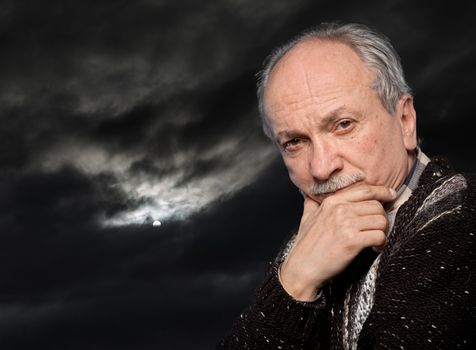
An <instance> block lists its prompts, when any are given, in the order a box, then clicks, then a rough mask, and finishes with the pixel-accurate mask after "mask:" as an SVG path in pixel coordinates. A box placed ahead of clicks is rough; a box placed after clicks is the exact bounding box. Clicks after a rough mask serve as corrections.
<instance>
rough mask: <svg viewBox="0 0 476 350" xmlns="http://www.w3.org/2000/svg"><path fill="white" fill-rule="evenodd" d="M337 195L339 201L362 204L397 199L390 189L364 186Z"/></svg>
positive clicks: (393, 191)
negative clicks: (363, 202)
mask: <svg viewBox="0 0 476 350" xmlns="http://www.w3.org/2000/svg"><path fill="white" fill-rule="evenodd" d="M336 195H337V194H336ZM338 195H340V197H341V199H344V200H347V201H349V202H362V201H367V200H372V199H375V200H377V201H379V202H391V201H393V200H395V198H397V194H396V192H395V190H394V189H392V188H388V187H385V186H373V185H366V184H365V185H360V186H356V187H352V188H349V189H348V190H344V191H342V192H341V193H339V194H338Z"/></svg>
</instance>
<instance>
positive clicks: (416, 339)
mask: <svg viewBox="0 0 476 350" xmlns="http://www.w3.org/2000/svg"><path fill="white" fill-rule="evenodd" d="M449 181H453V182H454V181H459V178H458V177H454V178H452V179H450V180H449ZM449 181H448V182H449ZM440 189H441V191H440V192H438V191H433V194H432V195H431V196H428V197H427V198H426V200H425V202H424V203H423V204H422V205H421V206H420V207H419V208H418V210H417V214H418V213H419V214H418V215H415V216H412V217H414V219H413V221H411V222H410V223H411V226H412V228H413V229H414V232H411V233H410V234H409V237H408V239H407V240H401V241H400V244H399V246H398V249H395V253H394V254H392V255H389V256H388V264H386V268H385V270H384V271H382V278H381V279H380V280H379V289H378V290H377V294H376V297H375V304H374V311H375V312H373V313H372V314H371V317H369V318H368V319H367V327H365V329H364V331H363V332H362V333H361V337H360V342H359V348H361V349H368V348H373V349H388V348H395V349H417V348H418V349H474V345H475V343H474V326H475V321H476V317H475V316H476V315H475V297H474V293H475V290H476V284H475V278H474V267H475V256H474V248H475V241H474V235H475V233H476V231H475V230H476V198H475V195H474V193H475V192H474V189H473V188H471V187H470V188H469V189H467V190H465V191H449V190H453V188H452V187H449V185H448V186H446V187H443V186H441V187H440ZM443 190H445V191H448V193H449V194H447V195H445V193H443V192H442V191H443ZM439 197H440V198H439ZM461 197H465V198H464V200H461ZM440 199H441V200H440ZM425 204H426V206H425ZM390 344H391V345H392V346H390Z"/></svg>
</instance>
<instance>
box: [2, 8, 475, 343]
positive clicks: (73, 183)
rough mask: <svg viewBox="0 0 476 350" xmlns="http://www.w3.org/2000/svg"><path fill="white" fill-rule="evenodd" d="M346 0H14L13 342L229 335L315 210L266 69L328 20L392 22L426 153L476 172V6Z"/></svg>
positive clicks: (9, 307)
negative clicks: (275, 138) (281, 126)
mask: <svg viewBox="0 0 476 350" xmlns="http://www.w3.org/2000/svg"><path fill="white" fill-rule="evenodd" d="M350 3H351V2H342V1H306V0H293V1H279V0H266V1H257V0H222V1H211V0H208V1H192V0H188V1H177V0H168V1H167V0H162V1H160V0H157V1H154V0H143V1H91V0H90V1H85V0H82V1H79V0H77V1H59V0H49V1H16V0H11V1H5V0H2V1H0V5H1V6H0V50H1V51H0V118H1V123H0V348H1V349H7V350H8V349H32V348H35V349H49V350H53V349H88V350H89V349H93V350H94V349H98V350H103V349H115V350H120V349H134V350H142V349H144V350H145V349H212V348H213V347H214V345H215V344H216V343H217V342H218V340H219V339H220V338H221V337H222V336H223V335H224V334H225V332H226V331H227V330H228V328H229V327H230V325H231V323H232V320H233V319H234V318H235V317H236V316H237V315H238V314H239V312H240V310H241V309H242V308H243V307H245V306H246V304H247V303H248V302H249V300H250V298H251V296H252V291H253V289H254V288H255V286H256V284H257V283H258V282H259V280H260V279H261V277H262V276H263V273H264V271H265V269H266V265H267V261H269V260H270V259H272V258H273V256H274V255H275V254H276V253H277V250H278V249H279V247H280V246H281V245H282V243H283V242H284V240H285V237H287V235H288V234H289V232H290V231H291V230H292V228H293V227H294V226H295V225H297V224H298V222H299V216H300V211H301V200H300V195H299V194H298V193H297V191H296V190H295V189H294V188H293V187H292V185H291V184H290V182H289V180H288V178H287V174H286V172H285V169H284V167H283V165H282V164H281V162H280V160H279V158H278V154H277V152H276V151H275V150H274V149H273V147H272V146H271V145H270V144H269V142H268V141H267V139H266V138H265V136H264V135H263V134H262V133H261V130H260V127H259V120H258V113H257V108H256V98H255V74H256V72H257V71H258V70H259V69H260V67H261V63H262V61H263V60H264V58H265V57H266V55H267V54H268V53H269V52H270V50H272V48H274V47H275V46H276V45H278V44H281V43H283V41H285V40H287V39H289V38H290V37H291V36H293V35H295V34H297V33H299V32H300V31H302V30H303V29H306V28H309V27H310V26H312V25H315V24H318V23H320V22H322V21H329V20H342V21H356V22H361V23H365V24H367V25H369V26H371V27H373V28H375V29H377V30H380V31H382V32H384V33H385V34H386V35H388V36H389V37H390V38H391V39H392V41H393V42H394V44H395V47H396V48H397V50H398V51H399V52H400V54H401V56H402V61H403V66H404V68H405V71H406V75H407V78H408V80H409V82H410V85H411V86H412V88H413V89H414V93H415V104H416V109H417V114H418V128H419V135H420V137H421V138H422V140H423V150H424V151H425V152H426V153H427V154H428V155H430V156H433V155H437V154H445V155H446V156H448V158H449V159H450V161H452V163H453V165H454V167H455V168H456V169H459V170H461V171H475V170H476V163H475V161H474V150H475V149H476V147H475V146H476V138H475V137H474V135H475V132H474V130H475V128H474V126H475V122H474V118H475V116H474V101H475V96H476V84H475V80H476V68H475V61H476V45H475V44H474V43H475V42H476V21H475V20H474V18H475V10H474V8H473V7H470V6H471V5H464V6H461V5H458V3H457V2H455V1H452V2H450V3H448V2H428V4H429V5H428V6H423V5H417V3H418V4H422V2H417V1H359V2H357V1H356V2H352V4H350ZM464 3H467V4H470V3H471V2H470V1H468V2H464ZM430 4H431V6H430ZM154 221H160V222H161V225H160V226H157V225H156V226H154V225H153V222H154Z"/></svg>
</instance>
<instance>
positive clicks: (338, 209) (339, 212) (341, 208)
mask: <svg viewBox="0 0 476 350" xmlns="http://www.w3.org/2000/svg"><path fill="white" fill-rule="evenodd" d="M334 212H335V214H336V216H339V217H340V216H344V215H345V214H346V213H348V208H347V204H345V203H337V204H336V205H335V206H334Z"/></svg>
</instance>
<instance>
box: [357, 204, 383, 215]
mask: <svg viewBox="0 0 476 350" xmlns="http://www.w3.org/2000/svg"><path fill="white" fill-rule="evenodd" d="M350 206H351V210H352V211H353V212H354V213H355V214H356V215H358V216H363V215H378V214H382V215H384V214H385V208H384V207H383V205H382V203H380V202H379V201H377V200H369V201H363V202H356V203H355V202H354V203H351V204H350Z"/></svg>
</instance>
